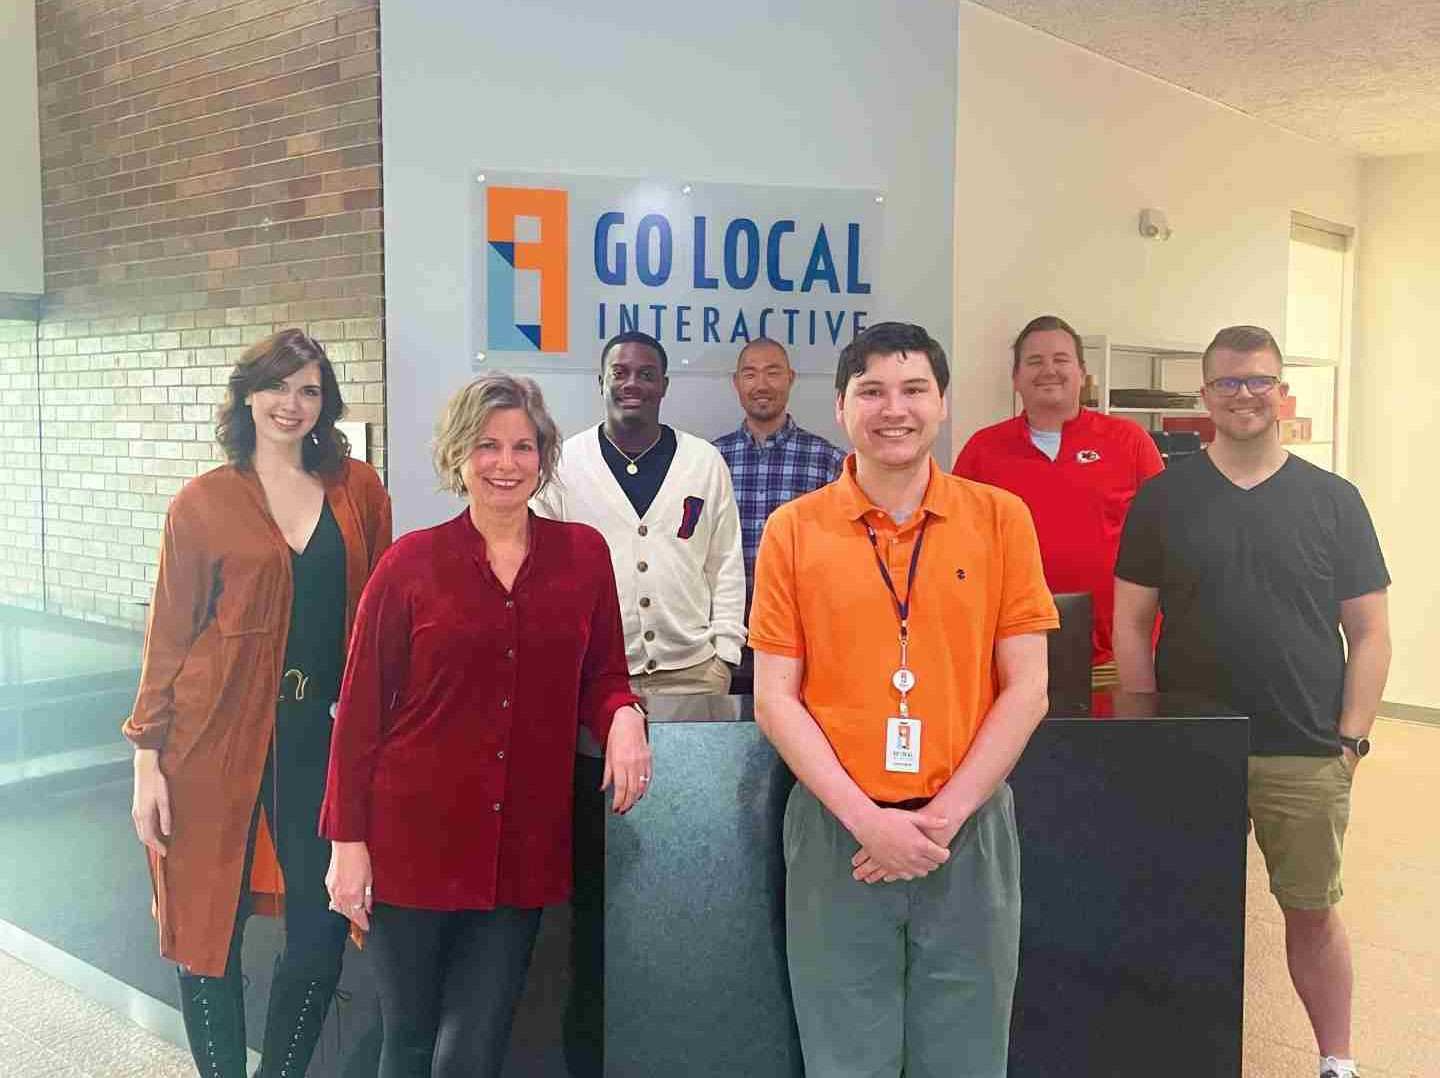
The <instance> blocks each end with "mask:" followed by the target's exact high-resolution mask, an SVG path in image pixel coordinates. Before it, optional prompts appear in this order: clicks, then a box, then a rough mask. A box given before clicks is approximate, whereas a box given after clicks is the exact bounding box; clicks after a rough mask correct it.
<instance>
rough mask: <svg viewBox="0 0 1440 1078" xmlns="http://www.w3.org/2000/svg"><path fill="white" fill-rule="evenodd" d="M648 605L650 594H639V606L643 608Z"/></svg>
mask: <svg viewBox="0 0 1440 1078" xmlns="http://www.w3.org/2000/svg"><path fill="white" fill-rule="evenodd" d="M649 605H650V596H648V595H642V596H640V608H641V609H642V610H643V609H644V608H645V607H647V606H649Z"/></svg>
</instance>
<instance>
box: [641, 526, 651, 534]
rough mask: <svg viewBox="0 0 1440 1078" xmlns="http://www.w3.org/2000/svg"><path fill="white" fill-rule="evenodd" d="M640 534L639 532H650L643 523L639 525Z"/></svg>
mask: <svg viewBox="0 0 1440 1078" xmlns="http://www.w3.org/2000/svg"><path fill="white" fill-rule="evenodd" d="M640 534H641V535H649V534H650V529H649V528H647V527H645V525H644V524H641V525H640Z"/></svg>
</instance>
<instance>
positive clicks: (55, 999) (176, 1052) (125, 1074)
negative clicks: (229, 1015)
mask: <svg viewBox="0 0 1440 1078" xmlns="http://www.w3.org/2000/svg"><path fill="white" fill-rule="evenodd" d="M0 1000H4V1001H5V1002H4V1006H3V1007H0V1075H4V1076H5V1078H183V1076H185V1075H194V1073H195V1068H194V1066H193V1065H192V1064H191V1063H190V1057H189V1055H188V1053H186V1052H184V1051H182V1050H181V1049H179V1048H176V1047H175V1046H174V1045H172V1044H169V1043H168V1042H166V1041H164V1040H161V1039H160V1038H159V1037H157V1036H155V1035H154V1034H152V1033H149V1032H147V1031H146V1030H144V1029H141V1028H140V1027H139V1026H137V1025H134V1024H133V1023H131V1022H130V1021H129V1020H128V1019H126V1018H123V1017H121V1016H120V1015H118V1014H116V1013H115V1012H114V1011H111V1010H108V1009H107V1008H105V1007H102V1006H100V1005H99V1004H98V1003H92V1002H91V1001H90V1000H88V999H86V998H85V997H84V996H82V995H81V994H80V993H79V992H77V991H75V990H74V989H73V988H70V987H69V986H68V985H64V984H61V983H60V982H59V981H56V980H52V979H51V978H50V977H47V976H46V975H45V974H43V973H40V972H38V971H37V970H35V969H32V968H31V967H30V966H27V965H24V964H23V963H21V962H20V961H19V960H17V959H15V958H12V957H11V956H10V955H8V954H6V953H5V952H4V951H0Z"/></svg>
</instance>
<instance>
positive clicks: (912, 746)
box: [885, 717, 920, 775]
mask: <svg viewBox="0 0 1440 1078" xmlns="http://www.w3.org/2000/svg"><path fill="white" fill-rule="evenodd" d="M885 770H886V771H905V772H909V773H910V774H912V775H913V774H918V773H919V771H920V720H919V719H916V718H909V717H907V718H891V719H888V720H886V723H885Z"/></svg>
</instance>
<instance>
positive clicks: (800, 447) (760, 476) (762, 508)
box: [715, 415, 845, 610]
mask: <svg viewBox="0 0 1440 1078" xmlns="http://www.w3.org/2000/svg"><path fill="white" fill-rule="evenodd" d="M715 448H716V449H718V450H720V455H721V456H722V457H724V458H725V463H726V464H728V465H729V466H730V480H731V482H732V483H733V484H734V486H735V505H736V506H737V507H738V508H739V510H740V545H741V547H742V548H743V550H744V552H745V608H746V609H747V610H748V609H749V608H750V598H751V596H752V595H753V594H754V590H755V553H756V551H757V550H759V549H760V534H761V533H762V532H763V531H764V530H765V521H766V520H768V519H769V518H770V514H771V513H773V512H775V510H776V509H778V508H780V506H782V505H784V504H785V503H786V502H788V501H790V500H792V499H794V498H798V497H800V495H802V494H808V493H810V491H812V490H817V489H819V488H820V487H823V486H824V485H825V484H826V483H830V482H833V481H834V480H835V479H838V478H839V476H840V469H841V468H842V467H843V466H844V464H845V454H844V453H842V452H841V451H840V450H838V449H836V448H835V447H834V446H833V445H831V444H830V443H829V442H827V441H826V440H825V439H824V438H821V437H820V436H819V435H818V434H811V433H810V432H809V431H808V430H804V429H803V428H801V427H799V426H797V425H796V423H795V420H794V418H792V417H791V416H788V415H787V416H786V417H785V425H784V426H783V427H781V428H780V429H779V430H777V431H776V432H775V433H774V434H772V435H770V437H768V438H766V439H765V441H764V442H762V443H760V444H759V445H756V444H755V438H754V436H753V435H751V433H750V431H749V429H748V428H747V427H746V426H745V424H744V423H741V424H740V429H739V430H735V431H731V432H730V433H729V434H724V435H721V436H720V437H719V438H716V439H715Z"/></svg>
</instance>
